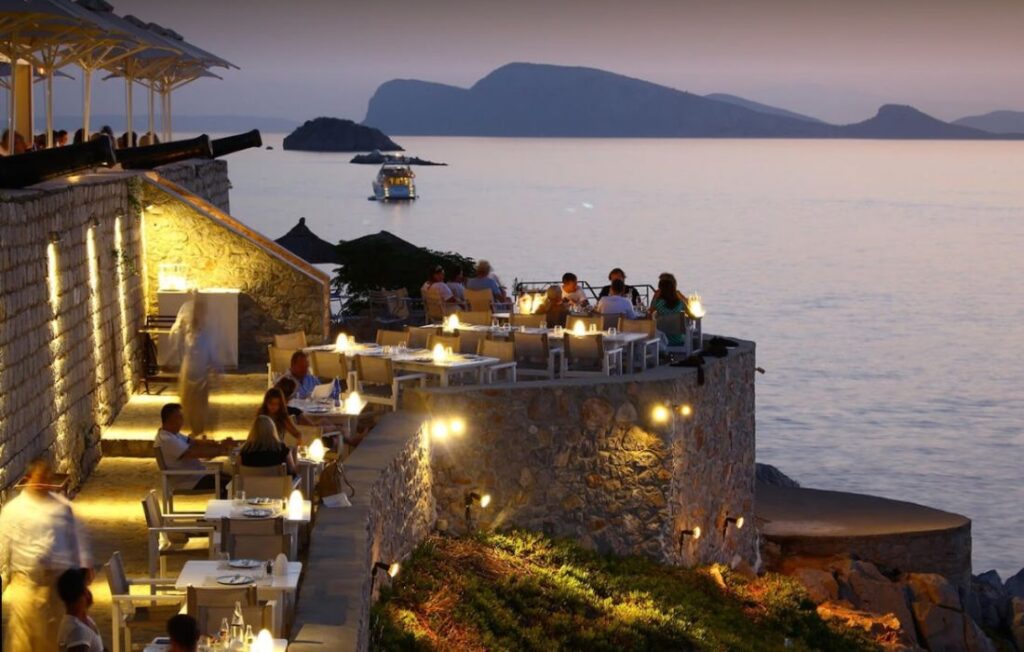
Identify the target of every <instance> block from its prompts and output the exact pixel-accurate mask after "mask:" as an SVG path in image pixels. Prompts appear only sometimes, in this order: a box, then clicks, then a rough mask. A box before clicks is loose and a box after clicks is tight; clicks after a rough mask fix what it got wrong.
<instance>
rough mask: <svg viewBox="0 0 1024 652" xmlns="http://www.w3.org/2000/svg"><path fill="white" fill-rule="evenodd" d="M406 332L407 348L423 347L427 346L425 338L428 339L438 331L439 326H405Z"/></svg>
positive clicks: (439, 330)
mask: <svg viewBox="0 0 1024 652" xmlns="http://www.w3.org/2000/svg"><path fill="white" fill-rule="evenodd" d="M405 332H406V333H408V335H409V348H410V349H425V348H427V340H429V339H430V336H431V335H434V334H436V333H440V332H441V329H440V328H413V327H412V326H407V327H406V330H405Z"/></svg>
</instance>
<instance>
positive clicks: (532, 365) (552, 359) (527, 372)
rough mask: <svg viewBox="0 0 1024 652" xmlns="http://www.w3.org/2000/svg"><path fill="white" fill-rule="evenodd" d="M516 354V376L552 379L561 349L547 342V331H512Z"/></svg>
mask: <svg viewBox="0 0 1024 652" xmlns="http://www.w3.org/2000/svg"><path fill="white" fill-rule="evenodd" d="M512 343H513V345H514V348H515V356H516V376H517V377H518V376H532V377H535V378H545V379H548V380H553V379H554V378H555V374H556V373H557V371H558V369H559V358H560V356H561V351H559V350H558V349H555V348H552V347H551V346H550V345H549V344H548V336H547V333H520V332H518V331H512Z"/></svg>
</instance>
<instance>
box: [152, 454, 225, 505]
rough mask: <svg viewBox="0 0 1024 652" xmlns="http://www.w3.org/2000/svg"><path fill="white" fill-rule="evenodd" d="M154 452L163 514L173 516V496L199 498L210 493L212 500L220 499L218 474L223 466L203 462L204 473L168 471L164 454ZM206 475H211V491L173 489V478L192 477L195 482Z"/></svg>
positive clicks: (212, 462) (188, 470) (189, 470)
mask: <svg viewBox="0 0 1024 652" xmlns="http://www.w3.org/2000/svg"><path fill="white" fill-rule="evenodd" d="M154 450H155V451H156V465H157V468H158V469H159V470H160V491H161V496H162V498H163V500H162V502H163V505H162V506H163V510H164V512H165V513H168V514H174V513H175V512H174V495H175V494H178V495H179V496H201V495H203V494H209V493H212V494H213V497H214V498H218V497H220V474H221V472H222V471H223V469H224V465H223V464H221V463H220V462H216V461H212V460H210V461H203V462H201V463H202V465H203V468H204V469H205V472H204V471H194V470H191V469H170V468H168V467H167V462H166V460H164V453H163V451H162V450H161V449H159V448H155V449H154ZM206 475H213V489H180V488H177V489H176V488H175V487H174V483H173V480H174V478H182V477H192V478H196V479H197V480H198V479H199V478H200V477H202V476H206Z"/></svg>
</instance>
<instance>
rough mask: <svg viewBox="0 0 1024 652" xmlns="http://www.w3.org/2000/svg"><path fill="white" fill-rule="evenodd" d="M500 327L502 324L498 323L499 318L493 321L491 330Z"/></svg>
mask: <svg viewBox="0 0 1024 652" xmlns="http://www.w3.org/2000/svg"><path fill="white" fill-rule="evenodd" d="M500 325H501V323H500V322H499V321H498V318H497V317H494V318H493V319H491V328H498V327H499V326H500Z"/></svg>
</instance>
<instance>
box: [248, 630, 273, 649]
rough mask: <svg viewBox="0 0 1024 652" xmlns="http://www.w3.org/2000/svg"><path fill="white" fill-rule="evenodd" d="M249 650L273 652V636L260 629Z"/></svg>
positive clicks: (267, 631)
mask: <svg viewBox="0 0 1024 652" xmlns="http://www.w3.org/2000/svg"><path fill="white" fill-rule="evenodd" d="M251 649H252V652H274V635H273V634H271V633H270V630H269V629H261V630H260V633H259V634H257V635H256V640H255V641H253V644H252V648H251Z"/></svg>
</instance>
